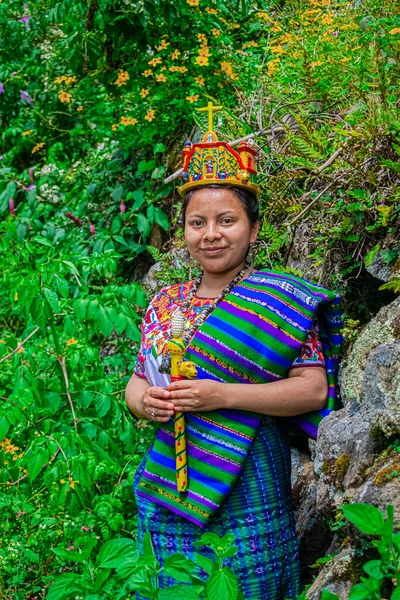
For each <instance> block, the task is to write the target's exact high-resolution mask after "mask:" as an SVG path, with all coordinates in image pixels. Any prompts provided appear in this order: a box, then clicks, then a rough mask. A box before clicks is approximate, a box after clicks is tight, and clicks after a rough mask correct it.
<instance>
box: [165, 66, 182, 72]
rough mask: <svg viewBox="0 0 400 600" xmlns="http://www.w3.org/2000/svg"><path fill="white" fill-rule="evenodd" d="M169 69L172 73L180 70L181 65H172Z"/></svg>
mask: <svg viewBox="0 0 400 600" xmlns="http://www.w3.org/2000/svg"><path fill="white" fill-rule="evenodd" d="M168 70H169V71H171V73H177V72H179V71H180V67H176V66H175V67H174V66H172V67H169V69H168Z"/></svg>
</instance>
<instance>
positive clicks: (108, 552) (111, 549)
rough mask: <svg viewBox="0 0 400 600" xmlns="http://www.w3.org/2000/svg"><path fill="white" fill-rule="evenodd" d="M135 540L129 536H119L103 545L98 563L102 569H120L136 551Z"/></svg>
mask: <svg viewBox="0 0 400 600" xmlns="http://www.w3.org/2000/svg"><path fill="white" fill-rule="evenodd" d="M135 548H136V545H135V542H134V541H133V540H131V539H129V538H117V539H114V540H110V541H109V542H106V543H105V544H103V545H102V547H101V548H100V551H99V554H98V556H97V560H96V562H97V564H98V566H99V567H101V568H102V569H104V568H108V569H118V567H120V566H122V565H124V563H125V561H126V560H127V559H131V558H132V555H133V554H134V553H135Z"/></svg>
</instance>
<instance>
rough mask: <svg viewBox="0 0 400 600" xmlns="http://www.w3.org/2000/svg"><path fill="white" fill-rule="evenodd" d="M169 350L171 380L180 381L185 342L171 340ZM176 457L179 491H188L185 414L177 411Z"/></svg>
mask: <svg viewBox="0 0 400 600" xmlns="http://www.w3.org/2000/svg"><path fill="white" fill-rule="evenodd" d="M167 348H168V352H169V353H170V355H171V382H173V381H180V380H181V379H183V377H182V376H181V375H180V374H179V363H181V362H182V360H183V354H184V352H185V350H186V348H185V344H184V342H183V340H182V338H180V337H173V338H172V339H171V340H169V342H168V345H167ZM174 436H175V457H176V484H177V488H178V492H186V490H187V486H188V472H187V453H186V432H185V415H184V413H182V412H176V413H175V418H174Z"/></svg>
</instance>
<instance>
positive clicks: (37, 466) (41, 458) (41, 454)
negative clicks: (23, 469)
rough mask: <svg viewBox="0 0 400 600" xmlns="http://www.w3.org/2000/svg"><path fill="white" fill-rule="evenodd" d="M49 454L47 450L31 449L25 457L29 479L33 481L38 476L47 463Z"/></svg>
mask: <svg viewBox="0 0 400 600" xmlns="http://www.w3.org/2000/svg"><path fill="white" fill-rule="evenodd" d="M49 459H50V454H49V451H48V450H47V448H38V449H36V448H33V450H32V451H31V452H29V454H28V456H27V461H26V462H27V468H28V475H29V479H30V480H31V481H33V480H34V479H36V477H37V476H38V475H39V473H40V471H41V470H42V469H43V467H44V466H45V464H46V463H47V462H48V461H49Z"/></svg>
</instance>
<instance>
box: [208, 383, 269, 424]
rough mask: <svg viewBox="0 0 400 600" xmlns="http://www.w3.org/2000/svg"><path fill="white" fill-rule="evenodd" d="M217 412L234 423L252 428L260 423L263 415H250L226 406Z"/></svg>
mask: <svg viewBox="0 0 400 600" xmlns="http://www.w3.org/2000/svg"><path fill="white" fill-rule="evenodd" d="M243 391H245V390H243ZM240 412H241V411H240ZM218 413H219V414H220V415H222V416H223V417H226V418H227V419H230V420H231V421H233V422H234V423H243V425H247V426H248V427H251V428H253V429H256V428H257V427H258V426H259V425H260V421H261V419H262V418H263V416H264V415H263V416H261V417H252V416H251V415H248V414H243V413H241V414H239V411H238V410H233V409H228V408H222V409H220V410H219V411H218Z"/></svg>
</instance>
